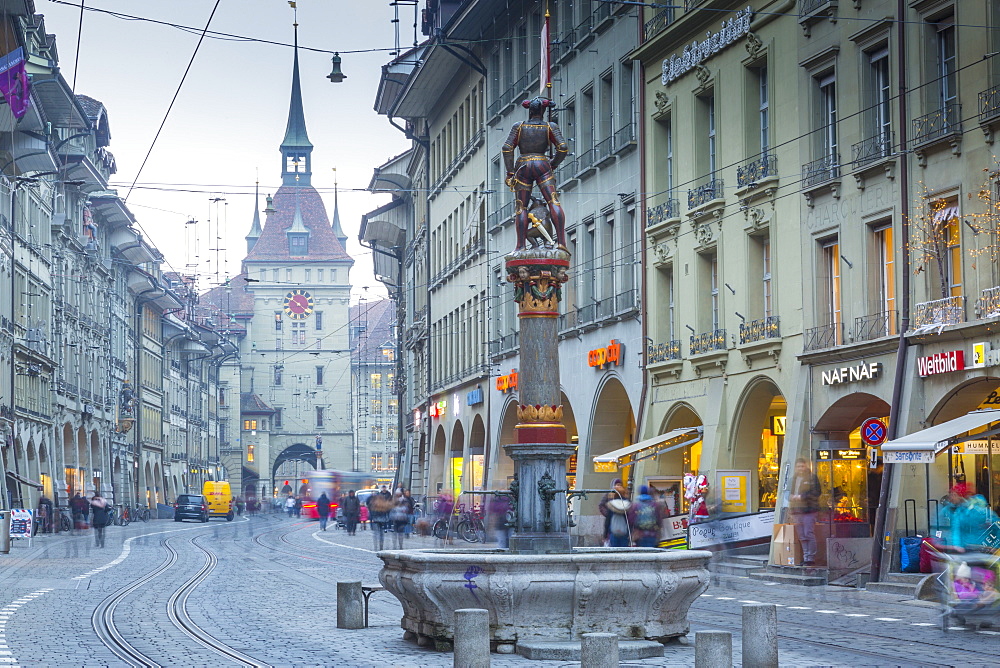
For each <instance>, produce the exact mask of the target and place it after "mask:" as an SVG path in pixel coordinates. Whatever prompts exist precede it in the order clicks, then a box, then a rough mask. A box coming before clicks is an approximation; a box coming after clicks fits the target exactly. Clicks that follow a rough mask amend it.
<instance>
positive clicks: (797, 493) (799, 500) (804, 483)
mask: <svg viewBox="0 0 1000 668" xmlns="http://www.w3.org/2000/svg"><path fill="white" fill-rule="evenodd" d="M821 491H822V490H821V489H820V486H819V478H817V477H816V474H815V473H813V472H812V469H811V468H810V467H809V462H808V461H806V460H805V459H802V458H801V457H800V458H799V459H797V460H795V475H794V476H792V489H791V495H790V496H789V497H788V505H789V509H790V510H791V513H792V522H793V523H794V524H795V533H796V534H797V536H798V539H799V545H801V546H802V565H803V566H815V565H816V533H815V527H816V513H818V512H819V495H820V493H821Z"/></svg>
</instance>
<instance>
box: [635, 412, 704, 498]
mask: <svg viewBox="0 0 1000 668" xmlns="http://www.w3.org/2000/svg"><path fill="white" fill-rule="evenodd" d="M700 426H702V421H701V416H699V415H698V413H697V412H696V411H695V410H694V408H692V407H691V405H690V404H688V403H686V402H679V403H676V404H674V405H673V406H672V407H671V408H670V410H669V411H667V413H666V415H665V416H664V417H663V422H662V424H661V425H660V433H661V434H666V433H668V432H671V431H674V430H676V429H688V428H693V427H700ZM694 438H697V436H692V435H691V434H686V435H682V436H680V437H679V443H678V444H680V443H683V444H684V445H683V447H677V448H675V449H672V450H667V451H665V452H661V453H660V454H658V455H656V456H655V457H652V458H650V459H649V460H647V462H646V463H644V465H643V467H642V480H641V483H642V484H645V485H650V486H652V487H655V488H656V489H658V490H660V491H661V492H663V494H664V499H665V502H666V504H667V509H668V512H669V513H670V514H671V515H673V514H679V513H682V512H686V511H687V508H686V506H685V502H684V494H683V481H684V474H685V473H688V472H691V473H697V472H700V471H703V470H707V469H709V468H710V467H709V466H708V464H707V462H705V463H703V462H702V456H701V454H702V441H701V440H697V441H694V440H693V439H694Z"/></svg>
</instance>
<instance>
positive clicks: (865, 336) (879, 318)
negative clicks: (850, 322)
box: [854, 310, 897, 342]
mask: <svg viewBox="0 0 1000 668" xmlns="http://www.w3.org/2000/svg"><path fill="white" fill-rule="evenodd" d="M896 327H897V324H896V311H894V310H889V311H882V312H881V313H872V314H871V315H864V316H861V317H858V318H855V319H854V340H855V341H856V342H859V341H872V340H874V339H881V338H883V337H886V336H894V335H895V334H896V331H897V330H896Z"/></svg>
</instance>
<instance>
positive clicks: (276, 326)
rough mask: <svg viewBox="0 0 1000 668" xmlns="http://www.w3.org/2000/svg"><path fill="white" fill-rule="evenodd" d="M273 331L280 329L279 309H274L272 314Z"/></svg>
mask: <svg viewBox="0 0 1000 668" xmlns="http://www.w3.org/2000/svg"><path fill="white" fill-rule="evenodd" d="M274 331H276V332H280V331H281V311H276V312H275V314H274Z"/></svg>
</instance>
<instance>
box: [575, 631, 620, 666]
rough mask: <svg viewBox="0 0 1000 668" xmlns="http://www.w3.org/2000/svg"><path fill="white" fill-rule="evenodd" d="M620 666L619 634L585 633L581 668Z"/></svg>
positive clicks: (581, 645)
mask: <svg viewBox="0 0 1000 668" xmlns="http://www.w3.org/2000/svg"><path fill="white" fill-rule="evenodd" d="M617 665H618V634H616V633H584V634H583V642H581V644H580V668H607V667H608V666H617Z"/></svg>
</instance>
